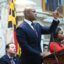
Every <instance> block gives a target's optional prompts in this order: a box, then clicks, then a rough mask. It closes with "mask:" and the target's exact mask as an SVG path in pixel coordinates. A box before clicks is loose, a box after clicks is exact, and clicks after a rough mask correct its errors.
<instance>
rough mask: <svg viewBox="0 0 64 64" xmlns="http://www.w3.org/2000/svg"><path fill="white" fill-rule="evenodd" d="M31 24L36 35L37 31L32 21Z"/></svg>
mask: <svg viewBox="0 0 64 64" xmlns="http://www.w3.org/2000/svg"><path fill="white" fill-rule="evenodd" d="M31 25H32V26H33V28H34V32H35V33H36V36H37V37H38V33H37V31H36V29H35V25H34V23H32V24H31Z"/></svg>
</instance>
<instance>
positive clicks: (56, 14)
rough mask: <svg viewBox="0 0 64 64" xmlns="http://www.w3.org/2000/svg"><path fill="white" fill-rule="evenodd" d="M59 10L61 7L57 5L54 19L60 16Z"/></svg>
mask: <svg viewBox="0 0 64 64" xmlns="http://www.w3.org/2000/svg"><path fill="white" fill-rule="evenodd" d="M58 10H59V7H57V8H56V10H55V11H54V12H53V17H54V19H57V18H58V17H59V13H58Z"/></svg>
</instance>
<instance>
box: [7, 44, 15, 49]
mask: <svg viewBox="0 0 64 64" xmlns="http://www.w3.org/2000/svg"><path fill="white" fill-rule="evenodd" d="M10 44H14V43H8V44H7V45H6V49H7V48H8V49H9V45H10Z"/></svg>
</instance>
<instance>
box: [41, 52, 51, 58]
mask: <svg viewBox="0 0 64 64" xmlns="http://www.w3.org/2000/svg"><path fill="white" fill-rule="evenodd" d="M48 55H50V53H49V52H42V53H41V54H40V56H41V57H42V58H43V57H45V56H48Z"/></svg>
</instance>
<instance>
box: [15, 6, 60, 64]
mask: <svg viewBox="0 0 64 64" xmlns="http://www.w3.org/2000/svg"><path fill="white" fill-rule="evenodd" d="M57 10H58V8H57V9H56V10H55V11H54V12H53V16H54V20H53V22H52V24H51V26H50V27H43V26H41V25H40V24H39V23H33V20H36V11H35V9H34V8H33V7H27V8H25V9H24V15H25V19H24V22H23V23H22V24H20V25H19V27H18V28H17V29H16V37H17V40H18V43H19V45H20V47H21V49H22V53H21V63H20V64H42V57H43V53H42V52H41V48H40V41H41V35H42V34H51V33H53V32H54V31H55V30H56V28H57V26H58V24H59V20H58V19H57V18H58V17H59V15H58V12H57Z"/></svg>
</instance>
